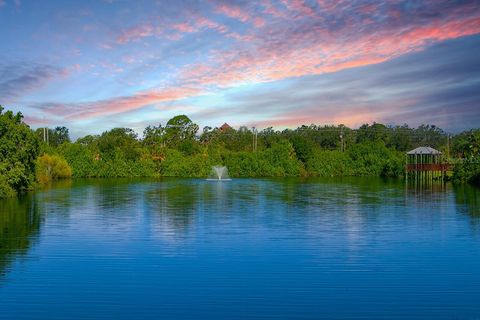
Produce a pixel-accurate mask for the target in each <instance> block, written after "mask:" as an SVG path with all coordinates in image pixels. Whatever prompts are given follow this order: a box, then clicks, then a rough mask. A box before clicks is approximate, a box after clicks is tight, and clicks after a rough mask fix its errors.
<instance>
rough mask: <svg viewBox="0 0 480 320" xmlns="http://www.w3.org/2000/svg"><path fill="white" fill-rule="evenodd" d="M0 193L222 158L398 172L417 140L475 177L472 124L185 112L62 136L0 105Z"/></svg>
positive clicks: (258, 170)
mask: <svg viewBox="0 0 480 320" xmlns="http://www.w3.org/2000/svg"><path fill="white" fill-rule="evenodd" d="M0 125H1V126H0V195H3V196H5V195H11V194H15V193H17V192H21V191H23V190H27V189H29V188H32V186H34V185H35V183H38V182H41V183H48V182H49V181H51V180H54V179H58V178H66V177H74V178H113V177H197V178H201V177H206V176H207V175H208V174H209V173H210V170H211V167H212V166H213V165H226V166H227V167H228V169H229V172H230V175H231V176H233V177H286V176H385V177H399V176H402V175H403V173H404V164H405V152H406V151H408V150H411V149H413V148H415V147H418V146H430V147H433V148H436V149H438V150H440V151H442V153H443V156H444V158H445V159H444V160H445V161H450V162H452V161H453V162H457V165H456V166H455V172H454V174H453V179H455V181H470V182H474V183H479V180H480V178H479V177H480V165H479V157H480V129H473V130H469V131H465V132H462V133H460V134H457V135H453V136H451V135H449V134H448V133H446V132H445V131H444V130H442V129H441V128H438V127H436V126H433V125H421V126H419V127H417V128H411V127H409V126H408V125H402V126H386V125H384V124H381V123H373V124H364V125H362V126H361V127H359V128H358V129H352V128H348V127H346V126H344V125H335V126H334V125H330V126H329V125H325V126H319V125H314V124H312V125H303V126H300V127H298V128H296V129H285V130H281V131H280V130H275V129H273V128H271V127H270V128H266V129H263V130H261V131H258V132H257V131H256V130H255V129H250V128H247V127H240V128H239V129H233V128H231V127H229V126H222V127H215V128H212V127H204V128H203V130H202V131H201V132H200V130H199V126H198V125H197V124H195V123H194V122H192V120H191V119H189V118H188V117H187V116H185V115H179V116H176V117H173V118H172V119H170V120H169V121H168V122H167V123H166V124H165V125H162V124H159V125H158V126H148V127H147V128H145V130H144V131H143V135H142V136H139V135H138V134H137V133H136V132H135V131H134V130H132V129H129V128H114V129H111V130H108V131H105V132H103V133H102V134H100V135H87V136H85V137H82V138H79V139H77V140H76V141H75V142H73V141H71V139H70V135H69V130H68V128H66V127H56V128H54V129H44V128H39V129H37V130H35V131H33V130H31V129H30V128H29V127H28V126H27V125H26V124H25V123H23V122H22V115H21V114H20V113H17V114H13V113H12V112H11V111H7V112H3V109H0Z"/></svg>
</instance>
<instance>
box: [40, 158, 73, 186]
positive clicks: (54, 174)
mask: <svg viewBox="0 0 480 320" xmlns="http://www.w3.org/2000/svg"><path fill="white" fill-rule="evenodd" d="M71 177H72V169H71V168H70V166H69V165H68V163H67V161H66V160H65V159H63V158H62V157H60V156H57V155H49V154H44V155H43V156H41V157H39V158H38V160H37V181H38V182H40V183H41V184H46V183H49V182H51V181H52V180H58V179H67V178H71Z"/></svg>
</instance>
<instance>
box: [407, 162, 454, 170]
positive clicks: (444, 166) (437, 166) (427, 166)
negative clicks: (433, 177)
mask: <svg viewBox="0 0 480 320" xmlns="http://www.w3.org/2000/svg"><path fill="white" fill-rule="evenodd" d="M452 167H453V165H451V164H449V163H422V164H420V163H417V164H414V163H409V164H407V171H408V172H411V171H450V170H451V169H452Z"/></svg>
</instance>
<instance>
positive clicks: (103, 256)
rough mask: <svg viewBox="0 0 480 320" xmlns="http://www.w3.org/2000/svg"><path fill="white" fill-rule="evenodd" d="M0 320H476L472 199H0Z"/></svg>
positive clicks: (309, 194) (249, 182) (301, 188)
mask: <svg viewBox="0 0 480 320" xmlns="http://www.w3.org/2000/svg"><path fill="white" fill-rule="evenodd" d="M0 318H1V319H146V318H152V319H281V318H283V319H319V318H364V319H374V318H378V319H384V318H399V319H406V318H431V319H452V318H453V319H459V318H460V319H464V318H466V319H478V318H480V190H479V189H475V188H472V187H468V186H463V187H457V188H454V187H453V186H451V185H446V186H435V187H431V188H428V189H427V190H418V189H415V188H410V187H408V188H406V187H405V185H404V184H403V183H402V182H401V181H383V180H380V179H360V178H359V179H342V180H329V179H318V180H316V179H313V180H312V179H309V180H301V179H282V180H254V179H236V180H232V181H228V182H211V181H203V180H180V179H172V180H160V181H152V180H139V181H128V180H92V181H75V182H70V183H68V182H65V183H62V184H58V185H56V186H55V187H53V188H51V189H48V190H44V191H39V192H35V193H32V194H29V195H27V196H24V197H21V198H18V199H17V198H15V199H7V200H0Z"/></svg>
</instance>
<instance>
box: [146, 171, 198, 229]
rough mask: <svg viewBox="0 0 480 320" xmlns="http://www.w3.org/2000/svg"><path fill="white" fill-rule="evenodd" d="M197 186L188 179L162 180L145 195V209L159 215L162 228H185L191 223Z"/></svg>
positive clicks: (196, 199)
mask: <svg viewBox="0 0 480 320" xmlns="http://www.w3.org/2000/svg"><path fill="white" fill-rule="evenodd" d="M197 202H198V186H194V185H192V184H191V182H189V181H188V180H185V181H178V180H177V181H173V182H168V181H167V182H162V183H159V184H158V188H155V189H154V190H151V191H149V192H147V193H146V195H145V206H146V209H147V210H148V211H149V212H150V213H151V214H152V215H153V216H152V217H151V218H155V216H157V217H159V218H160V220H159V221H157V222H158V223H159V224H160V225H161V226H160V227H161V228H162V229H165V228H168V229H170V228H173V229H174V231H178V230H185V229H187V227H188V226H189V225H190V224H191V223H192V221H193V219H194V215H195V211H196V209H197Z"/></svg>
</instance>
